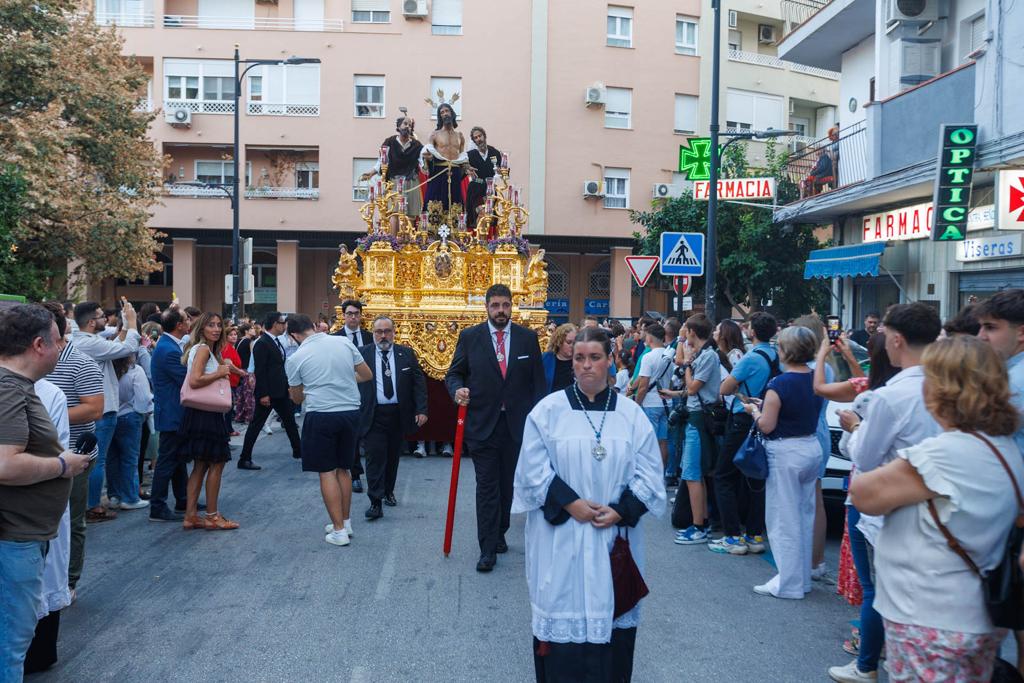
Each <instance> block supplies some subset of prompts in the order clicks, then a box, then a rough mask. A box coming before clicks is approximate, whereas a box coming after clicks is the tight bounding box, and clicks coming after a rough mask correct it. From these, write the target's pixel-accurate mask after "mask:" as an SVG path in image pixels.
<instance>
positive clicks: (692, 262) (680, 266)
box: [658, 232, 704, 276]
mask: <svg viewBox="0 0 1024 683" xmlns="http://www.w3.org/2000/svg"><path fill="white" fill-rule="evenodd" d="M658 272H660V273H661V274H662V275H690V276H700V275H703V274H704V233H702V232H663V233H661V266H660V270H659V271H658Z"/></svg>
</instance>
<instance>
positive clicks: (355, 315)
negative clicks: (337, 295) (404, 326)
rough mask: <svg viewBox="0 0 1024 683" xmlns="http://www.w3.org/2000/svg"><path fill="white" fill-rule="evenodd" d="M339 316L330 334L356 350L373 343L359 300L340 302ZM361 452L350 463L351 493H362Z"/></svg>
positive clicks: (357, 447) (359, 446) (358, 448)
mask: <svg viewBox="0 0 1024 683" xmlns="http://www.w3.org/2000/svg"><path fill="white" fill-rule="evenodd" d="M341 314H342V316H343V318H342V322H343V323H344V324H343V325H342V326H341V329H340V330H338V331H337V332H332V333H331V334H333V335H335V336H338V337H346V338H348V340H349V341H350V342H352V343H353V344H355V347H356V348H357V349H359V348H362V347H364V346H366V345H367V344H372V343H373V336H372V335H371V334H370V333H369V332H367V331H366V330H364V329H363V302H362V301H360V300H359V299H345V300H344V301H342V302H341ZM362 450H363V447H362V443H360V444H357V445H356V457H355V459H353V461H352V469H351V471H350V472H351V474H352V493H362V492H363V480H362V479H360V477H362V476H363V463H362V462H361V461H362V456H360V452H361V451H362Z"/></svg>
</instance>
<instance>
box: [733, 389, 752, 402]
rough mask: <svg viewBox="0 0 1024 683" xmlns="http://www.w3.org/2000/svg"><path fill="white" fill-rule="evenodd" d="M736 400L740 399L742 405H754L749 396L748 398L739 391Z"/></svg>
mask: <svg viewBox="0 0 1024 683" xmlns="http://www.w3.org/2000/svg"><path fill="white" fill-rule="evenodd" d="M736 398H738V399H739V400H740V403H752V402H753V401H752V400H751V398H750V397H749V396H747V395H746V394H744V393H743V392H741V391H737V392H736Z"/></svg>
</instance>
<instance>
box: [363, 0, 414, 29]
mask: <svg viewBox="0 0 1024 683" xmlns="http://www.w3.org/2000/svg"><path fill="white" fill-rule="evenodd" d="M401 1H402V0H399V2H401ZM352 23H353V24H390V23H391V6H390V2H389V1H388V0H378V1H377V2H368V1H367V0H353V1H352Z"/></svg>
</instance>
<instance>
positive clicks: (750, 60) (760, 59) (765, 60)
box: [729, 50, 839, 81]
mask: <svg viewBox="0 0 1024 683" xmlns="http://www.w3.org/2000/svg"><path fill="white" fill-rule="evenodd" d="M729 61H732V62H744V63H746V64H756V65H758V66H767V67H770V68H772V69H785V68H787V67H788V68H789V69H790V70H791V71H795V72H797V73H802V74H807V75H809V76H818V77H819V78H828V79H831V80H833V81H838V80H839V74H838V73H837V72H835V71H829V70H828V69H818V68H816V67H813V66H804V65H803V64H795V63H794V62H787V61H786V60H784V59H779V58H778V57H776V56H775V55H763V54H761V53H760V52H744V51H743V50H729Z"/></svg>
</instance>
